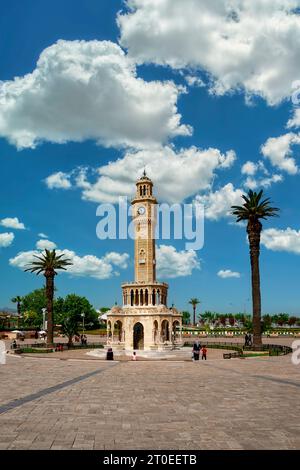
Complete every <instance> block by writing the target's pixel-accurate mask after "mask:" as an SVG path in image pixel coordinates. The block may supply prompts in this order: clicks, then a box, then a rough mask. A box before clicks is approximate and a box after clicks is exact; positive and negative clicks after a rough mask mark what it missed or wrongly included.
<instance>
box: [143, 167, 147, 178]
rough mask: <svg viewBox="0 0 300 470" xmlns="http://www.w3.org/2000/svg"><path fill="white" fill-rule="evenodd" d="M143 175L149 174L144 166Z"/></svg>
mask: <svg viewBox="0 0 300 470" xmlns="http://www.w3.org/2000/svg"><path fill="white" fill-rule="evenodd" d="M143 176H147V175H146V168H144V173H143Z"/></svg>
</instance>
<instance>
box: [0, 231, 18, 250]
mask: <svg viewBox="0 0 300 470" xmlns="http://www.w3.org/2000/svg"><path fill="white" fill-rule="evenodd" d="M14 238H15V236H14V234H13V233H11V232H5V233H0V248H6V247H8V246H10V245H11V244H12V242H13V241H14Z"/></svg>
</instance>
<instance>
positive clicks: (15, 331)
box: [12, 330, 24, 335]
mask: <svg viewBox="0 0 300 470" xmlns="http://www.w3.org/2000/svg"><path fill="white" fill-rule="evenodd" d="M12 333H18V334H21V335H23V334H24V333H23V331H20V330H13V331H12Z"/></svg>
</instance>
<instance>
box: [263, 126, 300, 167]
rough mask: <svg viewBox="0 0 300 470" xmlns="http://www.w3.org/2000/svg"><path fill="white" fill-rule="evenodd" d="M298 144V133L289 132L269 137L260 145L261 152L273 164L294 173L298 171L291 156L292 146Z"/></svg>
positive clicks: (299, 137) (299, 138)
mask: <svg viewBox="0 0 300 470" xmlns="http://www.w3.org/2000/svg"><path fill="white" fill-rule="evenodd" d="M299 144H300V135H297V134H294V133H293V132H290V133H288V134H284V135H281V136H279V137H270V138H269V139H268V140H267V141H266V142H265V143H264V145H263V146H262V147H261V152H262V154H263V156H264V157H265V158H267V159H269V160H270V162H271V164H272V165H273V166H275V167H276V168H279V169H280V170H284V171H286V172H287V173H289V174H290V175H295V174H296V173H298V166H297V164H296V161H295V159H294V158H293V152H292V146H293V145H299Z"/></svg>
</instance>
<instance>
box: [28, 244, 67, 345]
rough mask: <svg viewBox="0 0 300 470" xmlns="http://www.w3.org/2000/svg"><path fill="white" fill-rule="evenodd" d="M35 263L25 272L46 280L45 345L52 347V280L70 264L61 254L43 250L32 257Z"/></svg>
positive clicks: (30, 264)
mask: <svg viewBox="0 0 300 470" xmlns="http://www.w3.org/2000/svg"><path fill="white" fill-rule="evenodd" d="M33 256H34V258H36V259H37V261H32V262H31V263H29V264H28V268H27V269H25V271H30V272H31V273H35V274H37V275H39V274H41V273H42V274H43V275H44V276H45V279H46V297H47V306H46V307H47V343H48V345H50V346H52V345H53V298H54V278H55V276H56V275H57V271H58V270H64V271H66V269H67V266H70V265H71V264H72V263H71V261H70V260H69V259H67V258H65V257H64V255H63V254H61V255H57V254H56V251H55V250H53V251H50V250H47V249H46V250H45V252H43V253H41V255H39V256H38V255H33Z"/></svg>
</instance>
